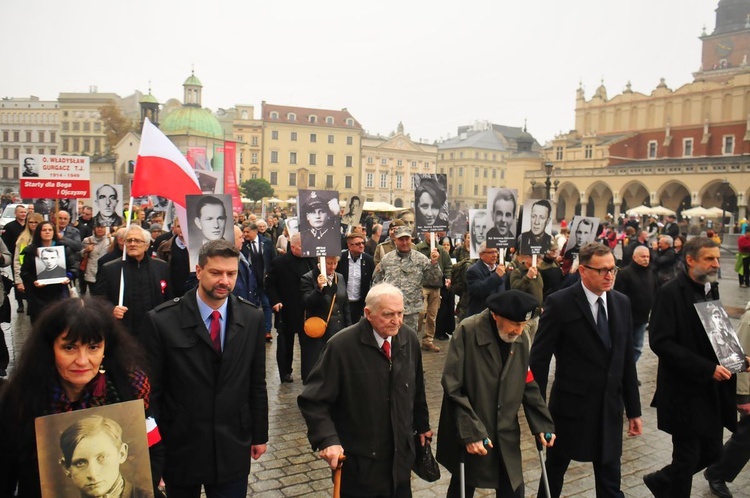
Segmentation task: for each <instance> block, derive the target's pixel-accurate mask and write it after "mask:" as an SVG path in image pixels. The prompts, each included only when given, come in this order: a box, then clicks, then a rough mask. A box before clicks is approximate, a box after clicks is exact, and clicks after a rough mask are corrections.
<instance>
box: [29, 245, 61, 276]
mask: <svg viewBox="0 0 750 498" xmlns="http://www.w3.org/2000/svg"><path fill="white" fill-rule="evenodd" d="M34 263H35V265H36V280H37V282H39V283H40V284H44V285H49V284H61V283H63V282H64V281H65V280H66V279H67V278H68V275H67V272H66V268H65V266H66V263H65V246H50V247H40V248H38V249H37V250H36V258H35V259H34Z"/></svg>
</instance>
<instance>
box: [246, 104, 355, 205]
mask: <svg viewBox="0 0 750 498" xmlns="http://www.w3.org/2000/svg"><path fill="white" fill-rule="evenodd" d="M261 119H262V121H263V137H262V139H261V144H262V154H261V164H262V169H261V173H262V177H263V178H265V179H266V180H268V181H269V182H270V184H271V186H272V187H273V189H274V192H275V194H274V195H275V196H276V197H278V198H279V199H283V200H286V199H292V198H295V197H296V196H297V190H298V189H325V190H337V191H339V192H340V199H341V200H342V201H343V200H346V199H348V198H349V196H351V195H359V194H360V185H361V179H360V175H361V164H360V157H361V152H360V151H361V147H362V126H361V125H360V124H359V122H357V120H356V119H354V117H353V116H352V115H351V114H350V113H349V111H348V110H347V109H342V110H340V111H336V110H330V109H312V108H307V107H290V106H282V105H275V104H268V103H266V102H265V101H263V104H262V110H261Z"/></svg>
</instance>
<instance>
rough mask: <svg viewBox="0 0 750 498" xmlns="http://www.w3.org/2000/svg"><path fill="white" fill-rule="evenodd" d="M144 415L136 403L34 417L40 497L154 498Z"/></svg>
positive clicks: (140, 406) (140, 402) (138, 402)
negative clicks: (110, 492) (115, 491)
mask: <svg viewBox="0 0 750 498" xmlns="http://www.w3.org/2000/svg"><path fill="white" fill-rule="evenodd" d="M143 414H144V408H143V400H141V399H138V400H134V401H128V402H125V403H116V404H112V405H106V406H99V407H96V408H88V409H85V410H76V411H72V412H65V413H58V414H55V415H47V416H45V417H38V418H37V419H36V420H35V425H36V441H37V448H38V456H39V476H40V480H41V488H42V497H43V498H52V497H60V496H69V497H80V496H104V495H105V494H106V493H107V492H108V491H110V490H118V489H120V488H121V489H122V490H123V491H122V492H121V494H118V495H117V496H147V497H153V496H154V493H153V486H152V484H151V460H150V457H149V452H148V440H147V436H146V420H145V418H144V415H143ZM113 493H114V491H113ZM113 496H114V495H113Z"/></svg>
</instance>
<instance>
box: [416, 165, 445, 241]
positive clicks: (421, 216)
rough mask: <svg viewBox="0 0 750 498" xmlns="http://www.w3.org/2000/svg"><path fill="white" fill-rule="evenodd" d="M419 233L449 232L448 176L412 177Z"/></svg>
mask: <svg viewBox="0 0 750 498" xmlns="http://www.w3.org/2000/svg"><path fill="white" fill-rule="evenodd" d="M412 178H413V186H414V215H415V219H416V226H417V232H444V231H447V230H448V176H447V175H445V174H415V175H412Z"/></svg>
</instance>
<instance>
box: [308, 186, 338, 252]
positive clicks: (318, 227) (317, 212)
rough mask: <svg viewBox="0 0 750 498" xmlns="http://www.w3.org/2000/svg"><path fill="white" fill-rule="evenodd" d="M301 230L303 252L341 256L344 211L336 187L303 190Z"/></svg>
mask: <svg viewBox="0 0 750 498" xmlns="http://www.w3.org/2000/svg"><path fill="white" fill-rule="evenodd" d="M299 200H300V203H301V205H300V212H299V231H300V236H301V239H302V256H303V257H315V256H326V255H328V256H338V255H339V253H341V237H340V233H341V232H340V230H341V217H340V216H339V213H340V212H341V209H340V206H339V194H338V192H336V191H335V190H300V191H299Z"/></svg>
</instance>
